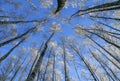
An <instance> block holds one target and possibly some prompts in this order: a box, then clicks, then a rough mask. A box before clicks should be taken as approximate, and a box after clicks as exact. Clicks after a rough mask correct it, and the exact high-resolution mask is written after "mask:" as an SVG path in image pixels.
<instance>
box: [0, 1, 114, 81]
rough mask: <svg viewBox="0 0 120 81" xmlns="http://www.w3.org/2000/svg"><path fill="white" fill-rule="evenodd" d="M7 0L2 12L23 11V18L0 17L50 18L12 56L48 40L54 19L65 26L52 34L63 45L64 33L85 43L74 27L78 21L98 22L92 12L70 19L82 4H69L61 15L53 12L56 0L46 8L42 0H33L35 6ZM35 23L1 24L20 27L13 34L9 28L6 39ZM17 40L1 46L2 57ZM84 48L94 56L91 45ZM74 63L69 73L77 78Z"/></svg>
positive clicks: (12, 13)
mask: <svg viewBox="0 0 120 81" xmlns="http://www.w3.org/2000/svg"><path fill="white" fill-rule="evenodd" d="M12 1H13V2H17V4H18V5H17V7H18V8H15V6H16V5H14V4H12ZM106 1H108V0H100V1H98V2H94V1H92V0H90V1H88V2H87V3H85V6H84V7H83V8H84V9H86V8H88V7H90V6H93V5H98V4H101V3H105V2H106ZM110 1H111V0H110ZM112 1H115V0H112ZM4 2H5V0H0V10H1V9H3V10H5V12H0V16H3V15H5V16H10V17H13V16H14V17H15V16H19V15H22V16H23V18H20V19H19V18H9V19H8V18H0V20H10V21H16V20H24V21H28V20H41V19H46V18H48V22H47V23H45V24H43V25H40V26H39V27H41V28H42V29H43V31H38V32H33V33H31V34H30V36H29V38H28V39H27V40H26V41H25V42H24V43H22V44H21V45H20V46H19V47H18V48H16V49H15V50H14V51H13V52H12V53H11V54H10V57H12V56H15V55H16V56H19V50H21V49H22V47H25V48H26V49H27V51H26V53H25V55H26V54H30V52H31V51H30V48H38V47H39V46H40V44H41V42H43V41H45V40H46V39H47V38H48V37H49V36H50V28H51V27H52V24H53V23H54V22H55V23H56V24H60V26H61V30H62V32H57V33H55V35H54V37H53V38H52V41H57V42H58V45H59V46H61V37H62V36H66V37H71V38H72V37H73V38H75V39H76V40H77V41H79V43H81V46H83V43H84V40H85V39H83V38H82V39H81V38H80V37H79V36H78V35H77V34H76V33H75V32H74V28H75V27H76V24H80V25H83V26H85V27H87V28H90V27H91V26H92V25H93V24H94V22H93V21H91V20H90V19H89V15H85V16H84V17H82V16H80V17H73V18H72V20H71V21H70V23H69V22H68V20H67V19H69V18H70V16H71V15H72V14H73V13H75V12H76V11H77V10H79V7H76V8H73V7H72V6H71V5H69V6H68V8H63V9H62V10H61V11H60V12H59V13H58V14H57V15H55V14H53V12H54V11H55V9H56V7H57V2H56V1H55V0H53V4H52V5H51V6H50V7H49V8H43V7H42V5H41V4H42V3H40V2H39V0H31V2H32V3H33V5H34V6H30V4H29V3H28V2H26V1H25V0H11V2H10V3H9V2H8V3H6V2H5V3H4ZM21 4H22V5H21ZM35 7H36V8H37V9H36V8H35ZM108 23H110V22H108ZM34 24H35V23H27V24H16V25H1V27H6V29H7V27H9V28H10V29H12V27H13V26H15V29H16V31H17V34H16V35H13V36H9V33H12V31H10V32H9V33H7V32H5V33H6V34H8V37H5V39H4V40H7V39H9V38H12V37H15V36H17V35H19V34H22V33H23V32H25V31H26V30H28V29H30V28H31V27H33V26H34ZM3 29H4V28H3ZM13 29H14V28H13ZM0 30H2V29H0ZM93 38H94V39H95V40H97V41H98V42H99V43H102V44H106V43H105V42H104V41H101V40H99V38H97V36H93ZM1 41H3V40H0V42H1ZM16 42H18V40H16ZM13 43H15V42H13ZM13 43H10V44H8V45H5V46H3V47H1V48H0V52H1V53H2V54H1V55H0V57H1V56H2V55H4V54H5V53H6V52H7V51H9V49H10V48H11V47H12V46H13V45H14V44H13ZM78 45H79V44H78ZM83 47H84V46H83ZM57 48H58V47H57ZM57 48H56V50H57ZM81 49H82V53H84V56H85V57H88V58H90V55H89V53H88V49H87V48H81ZM71 53H73V52H71ZM10 57H8V58H7V59H9V58H10ZM29 57H30V56H29ZM46 57H47V56H46ZM7 59H6V60H5V61H4V62H3V63H2V64H1V65H4V64H5V63H7V62H8V60H7ZM76 59H78V58H77V57H76ZM22 60H23V59H22ZM78 62H79V61H78ZM78 65H79V64H78ZM23 66H24V65H23ZM70 66H71V70H70V73H69V74H70V76H72V77H75V78H76V77H77V76H76V73H75V70H73V69H74V67H73V64H72V63H70ZM1 67H2V66H1ZM56 68H57V66H56ZM78 69H79V72H80V70H86V68H84V67H83V66H82V67H79V68H78ZM87 72H88V71H87ZM17 79H18V76H17V78H16V79H15V81H17ZM81 79H82V81H84V79H83V78H82V77H81Z"/></svg>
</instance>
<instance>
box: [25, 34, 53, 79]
mask: <svg viewBox="0 0 120 81" xmlns="http://www.w3.org/2000/svg"><path fill="white" fill-rule="evenodd" d="M53 35H54V33H53V34H51V36H50V37H49V39H48V40H47V41H46V43H45V45H44V47H43V50H42V51H41V54H40V57H39V58H38V61H37V63H36V65H35V68H34V69H33V71H32V73H31V74H30V76H29V77H28V78H27V79H26V81H34V79H35V77H36V75H37V74H38V71H39V69H40V67H41V64H42V60H43V57H44V55H45V52H46V50H47V48H48V45H47V44H48V43H49V41H50V40H51V38H52V37H53Z"/></svg>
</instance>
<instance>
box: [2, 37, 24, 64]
mask: <svg viewBox="0 0 120 81" xmlns="http://www.w3.org/2000/svg"><path fill="white" fill-rule="evenodd" d="M24 40H25V39H22V40H21V41H20V42H19V43H18V44H16V45H15V46H14V47H12V48H11V49H10V50H9V51H8V52H7V53H6V54H5V55H4V56H2V57H1V58H0V63H1V62H2V61H3V60H5V59H6V58H7V57H8V56H9V55H10V54H11V52H12V51H13V50H14V49H15V48H17V47H18V46H19V45H20V44H21V43H22V42H23V41H24Z"/></svg>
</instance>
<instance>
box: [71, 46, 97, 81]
mask: <svg viewBox="0 0 120 81" xmlns="http://www.w3.org/2000/svg"><path fill="white" fill-rule="evenodd" d="M71 48H72V49H73V50H74V51H75V52H76V53H77V55H78V56H79V57H80V59H81V60H82V61H83V63H84V64H85V66H86V67H87V69H88V70H89V72H90V74H91V75H92V77H93V79H94V81H99V79H98V77H97V76H96V75H95V73H94V71H93V70H92V68H91V67H90V65H89V63H88V62H87V61H86V60H85V58H84V57H83V56H82V55H81V54H80V53H79V51H78V50H77V49H75V48H74V47H73V46H71Z"/></svg>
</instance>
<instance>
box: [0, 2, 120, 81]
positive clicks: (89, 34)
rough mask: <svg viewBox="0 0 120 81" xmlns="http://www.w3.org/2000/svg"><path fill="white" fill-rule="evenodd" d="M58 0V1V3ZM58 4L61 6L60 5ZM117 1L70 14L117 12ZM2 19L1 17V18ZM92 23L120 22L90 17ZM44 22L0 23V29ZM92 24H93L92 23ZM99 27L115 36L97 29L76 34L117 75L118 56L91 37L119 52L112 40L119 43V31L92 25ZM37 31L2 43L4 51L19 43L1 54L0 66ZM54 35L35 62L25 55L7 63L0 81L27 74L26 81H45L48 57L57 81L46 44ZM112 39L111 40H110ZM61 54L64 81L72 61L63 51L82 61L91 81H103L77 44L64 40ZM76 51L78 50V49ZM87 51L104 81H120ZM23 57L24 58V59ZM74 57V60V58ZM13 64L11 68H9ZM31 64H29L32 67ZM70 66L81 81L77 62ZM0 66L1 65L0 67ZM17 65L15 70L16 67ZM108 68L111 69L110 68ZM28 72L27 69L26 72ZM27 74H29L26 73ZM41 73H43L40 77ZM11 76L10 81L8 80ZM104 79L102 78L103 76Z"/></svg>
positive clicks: (116, 44) (39, 52)
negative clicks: (7, 47)
mask: <svg viewBox="0 0 120 81" xmlns="http://www.w3.org/2000/svg"><path fill="white" fill-rule="evenodd" d="M59 1H60V0H58V2H59ZM65 1H66V0H64V2H59V3H58V8H57V10H56V12H55V13H57V12H59V11H60V10H61V9H62V8H63V7H64V4H65ZM60 3H61V4H62V5H60ZM119 4H120V1H115V2H110V3H105V4H102V5H98V6H94V7H91V8H88V9H85V10H79V11H77V12H76V13H75V14H73V15H72V16H74V15H76V14H78V13H79V12H82V14H80V15H85V14H88V13H91V12H92V13H93V12H101V11H108V10H117V9H119V8H120V5H119ZM3 17H4V16H3ZM91 17H92V18H93V20H94V18H102V19H112V20H120V19H118V18H111V17H110V18H108V17H100V16H91ZM43 21H45V20H42V21H39V20H31V21H0V25H4V24H18V23H22V24H23V23H33V22H39V23H40V22H43ZM94 21H95V20H94ZM95 22H97V23H98V24H102V25H103V27H107V28H108V29H111V30H114V31H117V32H113V31H108V30H105V29H104V28H102V29H101V28H99V27H97V26H96V28H83V27H78V29H77V30H80V31H82V35H84V36H85V37H86V38H88V39H90V40H91V41H92V42H93V43H94V45H96V46H94V45H91V47H92V48H93V49H94V50H97V51H98V52H99V54H100V55H101V56H102V57H103V58H105V60H107V61H108V62H110V63H111V64H112V65H113V66H114V67H115V68H117V70H118V71H120V58H119V56H117V54H116V53H115V52H114V51H109V49H107V48H105V47H103V46H102V44H100V41H96V39H94V37H97V38H99V39H100V40H103V41H104V42H105V44H106V45H109V46H112V47H114V49H117V50H119V51H120V45H119V41H118V42H117V43H116V42H115V40H119V39H120V37H119V36H120V30H119V29H117V28H115V27H112V26H110V25H108V24H105V23H103V22H100V21H95ZM36 28H37V26H35V27H32V28H30V29H28V30H27V31H26V32H24V33H23V34H21V35H18V36H16V37H13V38H10V39H9V40H5V41H2V42H0V47H3V46H5V45H7V44H10V43H12V42H14V41H16V40H19V42H18V43H17V44H15V45H14V46H13V47H12V48H11V49H10V50H9V51H8V52H7V53H6V54H4V55H3V56H1V57H0V63H3V61H4V60H6V59H7V58H8V56H9V55H10V54H11V52H12V51H13V50H15V49H16V48H17V47H19V45H20V44H21V43H23V42H24V41H25V40H26V39H27V37H28V36H30V35H31V33H33V32H35V29H36ZM54 34H55V33H52V34H51V35H50V36H49V38H48V39H47V40H46V41H45V42H43V43H41V46H40V48H39V50H38V52H37V56H36V58H35V59H34V60H33V61H31V58H30V59H28V55H27V54H26V55H25V56H20V57H19V59H17V60H13V59H12V60H10V61H9V62H8V63H7V64H6V65H7V66H4V68H3V69H1V70H0V71H1V73H0V80H2V81H6V80H7V79H9V80H10V81H14V80H15V79H16V76H17V74H18V73H19V72H20V71H22V72H21V74H20V75H19V78H18V81H22V79H23V77H24V76H23V75H24V73H27V74H26V75H27V76H26V78H24V80H25V81H34V80H36V81H39V80H41V81H47V80H48V77H47V74H48V73H49V71H48V67H49V64H50V62H51V60H50V56H52V58H53V60H52V61H53V63H52V66H53V67H52V72H51V73H52V75H51V76H52V79H51V80H52V81H56V72H55V69H56V68H57V67H56V63H57V61H56V57H57V56H56V54H55V53H52V52H53V51H55V50H53V48H50V46H49V42H50V41H51V39H52V38H53V36H54ZM111 38H112V39H111ZM61 42H62V44H61V45H62V50H63V54H62V55H63V56H62V59H63V70H64V73H63V74H64V80H65V81H71V79H70V74H69V71H68V70H67V69H68V68H67V64H68V62H69V60H71V59H70V58H68V56H67V52H66V49H69V50H71V51H72V52H74V53H73V54H72V55H74V57H75V56H76V57H77V58H78V59H79V61H78V62H80V61H82V63H83V64H84V66H85V67H86V69H87V70H88V72H89V74H90V78H89V79H92V80H94V81H104V79H101V78H100V74H98V73H97V71H96V70H97V68H96V67H95V68H96V69H95V70H94V68H93V67H92V64H94V63H90V62H89V60H87V59H86V57H85V55H84V54H82V52H81V51H80V49H79V48H80V46H78V45H77V44H70V45H69V44H67V43H66V42H65V40H62V41H61ZM78 47H79V48H78ZM92 48H89V50H88V51H89V54H90V55H92V58H93V59H94V60H95V61H96V62H97V63H98V64H99V66H100V67H99V68H100V69H102V72H103V74H105V75H106V76H107V79H109V80H113V81H120V77H119V76H118V75H117V74H116V73H115V71H114V70H113V68H111V67H110V65H107V64H106V63H105V62H104V59H102V58H99V57H98V56H97V55H99V54H97V53H95V52H94V51H92V50H93V49H92ZM48 49H50V51H48ZM47 54H48V56H47V64H46V66H44V67H45V69H44V71H41V68H42V63H44V58H45V56H46V55H47ZM23 57H24V58H23ZM74 57H73V58H74ZM13 61H14V65H12V63H13ZM26 61H27V64H26ZM31 63H32V64H31ZM72 63H73V66H74V69H75V73H76V74H77V78H78V80H79V81H80V80H81V77H80V73H79V72H78V67H77V66H76V62H75V60H74V59H72ZM24 64H25V66H24V68H22V66H23V65H24ZM1 65H2V64H1ZM15 65H17V66H15ZM28 65H31V66H30V67H28ZM112 65H111V66H112ZM28 68H29V69H28ZM27 71H29V72H27ZM42 72H43V73H42ZM10 76H12V77H10ZM102 77H104V76H102Z"/></svg>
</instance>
